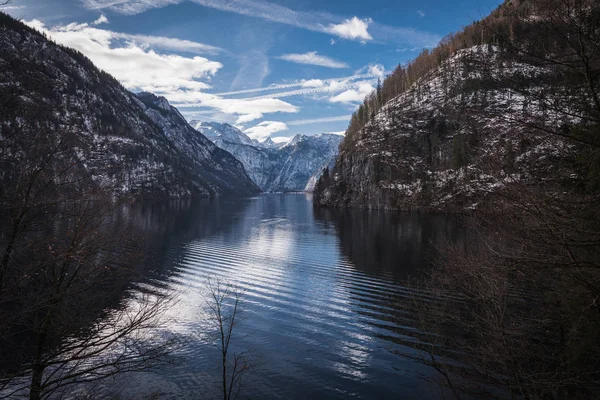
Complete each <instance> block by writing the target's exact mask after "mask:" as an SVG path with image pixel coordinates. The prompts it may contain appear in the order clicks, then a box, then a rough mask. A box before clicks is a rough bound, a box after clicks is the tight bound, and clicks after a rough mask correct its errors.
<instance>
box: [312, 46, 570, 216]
mask: <svg viewBox="0 0 600 400" xmlns="http://www.w3.org/2000/svg"><path fill="white" fill-rule="evenodd" d="M552 76H553V73H552V71H551V70H549V69H547V68H544V67H542V66H539V65H533V64H528V63H526V62H522V61H517V60H515V59H514V58H512V57H511V56H510V55H507V54H504V53H503V51H502V50H501V49H499V48H498V47H496V46H493V45H479V46H473V47H470V48H467V49H463V50H460V51H457V52H455V53H454V54H453V55H452V56H451V57H450V58H448V59H447V60H445V61H443V62H442V63H440V65H439V66H437V67H435V68H432V69H431V70H430V71H429V72H428V73H427V74H425V75H424V76H423V77H422V78H420V79H419V80H417V81H416V82H415V83H414V84H413V85H412V86H410V87H409V88H408V89H407V90H406V91H405V92H403V93H401V94H400V95H398V96H396V97H394V98H392V99H391V100H389V101H388V102H386V103H385V104H384V105H382V106H381V107H380V109H379V110H378V111H377V113H375V114H374V115H373V116H371V118H369V121H368V122H367V123H366V124H365V125H364V126H363V127H362V128H361V129H360V130H359V131H358V132H356V134H354V135H352V136H351V137H348V135H347V136H346V138H345V140H344V142H343V143H342V145H341V150H340V154H339V156H338V158H337V161H336V163H335V166H334V167H333V169H332V173H331V174H330V175H329V176H326V177H323V179H321V180H320V181H319V183H318V184H317V190H316V193H315V202H316V204H318V205H324V206H333V207H343V206H350V207H362V208H382V209H402V210H428V211H463V210H466V209H470V208H474V207H477V205H478V204H479V203H480V202H481V201H482V200H483V199H485V198H486V196H487V195H488V194H490V193H494V192H496V191H498V190H501V189H502V188H504V187H506V186H507V185H511V184H514V183H516V182H519V183H522V184H525V183H527V182H532V181H539V180H540V179H542V177H550V176H559V175H560V174H561V173H564V171H559V170H558V169H557V168H558V167H557V165H559V163H558V160H560V157H561V153H564V152H566V151H569V149H568V146H567V145H565V144H564V143H563V142H562V141H561V140H560V139H559V138H557V136H552V135H541V134H540V133H539V132H540V131H539V130H532V129H529V128H528V126H533V125H535V126H538V127H543V126H562V125H565V126H568V125H569V124H570V123H573V122H575V121H573V120H569V119H568V118H565V116H564V114H558V113H555V112H554V111H553V109H552V108H551V107H548V106H546V104H547V103H551V102H553V101H554V100H557V101H558V98H559V97H562V98H563V100H562V101H563V102H564V95H563V93H562V91H561V90H550V89H549V87H551V86H549V85H548V83H549V82H551V81H552ZM516 83H518V85H517V84H516ZM516 87H519V89H518V90H517V89H515V88H516Z"/></svg>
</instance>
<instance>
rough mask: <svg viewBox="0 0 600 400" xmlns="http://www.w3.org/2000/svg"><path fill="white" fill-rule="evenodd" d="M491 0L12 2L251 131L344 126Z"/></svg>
mask: <svg viewBox="0 0 600 400" xmlns="http://www.w3.org/2000/svg"><path fill="white" fill-rule="evenodd" d="M500 3H501V1H500V0H463V1H460V2H457V1H442V0H437V1H433V0H420V1H417V0H407V1H389V0H369V1H365V0H363V1H349V0H321V1H316V0H296V1H291V0H279V1H265V0H13V1H12V3H11V4H10V5H9V6H8V7H5V8H4V9H3V11H6V12H8V13H10V14H11V15H13V16H15V17H18V18H22V19H23V20H24V21H25V22H27V23H28V24H30V25H31V26H34V27H36V28H37V29H40V30H44V31H46V32H47V33H48V34H49V35H50V36H51V37H52V38H53V39H54V40H56V41H57V42H59V43H62V44H65V45H68V46H71V47H75V48H77V49H78V50H80V51H81V52H83V53H84V54H86V55H87V56H88V57H90V58H91V59H92V61H94V62H95V63H96V65H98V66H99V67H100V68H102V69H104V70H106V71H108V72H110V73H111V74H112V75H114V76H115V77H116V78H117V79H119V80H120V81H121V82H122V83H123V84H124V85H125V86H126V87H127V88H129V89H131V90H133V91H142V90H145V91H152V92H154V93H156V94H159V95H162V96H165V97H166V98H167V99H169V101H170V102H171V103H172V104H173V105H175V106H176V107H177V108H178V109H179V110H180V111H181V112H182V114H183V115H184V116H185V117H186V118H187V119H188V120H192V119H199V120H204V121H218V122H228V123H231V124H232V125H236V126H238V127H239V128H240V129H242V130H244V131H245V132H246V133H248V134H249V135H250V136H251V137H254V138H257V139H259V140H263V139H265V138H266V137H269V136H270V137H272V138H274V139H276V140H283V138H284V137H290V136H293V135H294V134H296V133H304V134H314V133H320V132H340V131H343V130H344V129H345V128H346V127H347V125H348V121H349V118H350V114H351V113H352V112H353V111H354V109H355V108H356V107H357V105H358V104H359V102H360V101H361V100H362V99H363V98H364V96H365V95H366V94H368V93H369V91H370V90H372V88H373V87H374V86H376V84H377V79H378V77H382V78H383V76H384V75H385V74H386V73H387V72H390V71H392V70H393V69H394V68H395V67H396V65H398V64H399V63H405V62H407V61H410V60H411V59H413V58H414V57H416V55H418V53H419V52H420V51H421V50H422V49H423V48H427V47H433V46H435V45H436V44H437V43H438V41H439V40H440V39H441V38H442V37H444V36H445V35H447V34H448V33H450V32H453V31H456V30H458V29H460V28H461V27H462V26H464V25H467V24H469V23H471V22H472V21H473V20H474V19H478V18H481V17H482V16H485V15H487V14H488V13H489V12H490V11H491V10H492V9H493V8H495V7H496V6H498V5H499V4H500Z"/></svg>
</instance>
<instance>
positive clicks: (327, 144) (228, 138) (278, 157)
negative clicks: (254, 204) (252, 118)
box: [190, 121, 342, 192]
mask: <svg viewBox="0 0 600 400" xmlns="http://www.w3.org/2000/svg"><path fill="white" fill-rule="evenodd" d="M190 124H191V125H192V126H193V127H194V128H196V129H197V130H198V131H199V132H202V133H203V134H204V135H205V136H206V137H207V138H209V139H210V140H212V141H213V142H214V143H215V144H216V145H217V146H219V147H221V148H222V149H224V150H226V151H228V152H229V153H231V154H232V155H233V156H234V157H235V158H237V159H238V160H239V161H240V162H241V163H242V164H243V165H244V168H245V169H246V172H247V173H248V175H249V176H250V178H252V180H253V181H254V182H255V183H256V184H257V185H258V186H259V187H260V188H261V189H262V190H263V191H265V192H289V191H305V190H306V191H312V189H313V188H314V183H315V181H316V179H317V178H318V177H319V176H320V175H321V172H322V171H323V169H324V168H325V167H326V166H328V165H329V164H331V163H332V161H333V160H335V156H336V155H337V152H338V147H339V144H340V142H341V140H342V137H341V136H339V135H333V134H319V135H314V136H308V135H296V136H294V137H293V138H292V139H291V140H290V141H289V142H287V143H285V142H284V143H275V142H273V141H272V140H271V139H270V138H267V139H266V140H265V141H263V142H258V141H257V140H255V139H251V138H249V137H248V136H247V135H246V134H244V133H243V132H242V131H240V130H239V129H237V128H235V127H233V126H231V125H229V124H219V123H214V122H199V121H192V122H191V123H190Z"/></svg>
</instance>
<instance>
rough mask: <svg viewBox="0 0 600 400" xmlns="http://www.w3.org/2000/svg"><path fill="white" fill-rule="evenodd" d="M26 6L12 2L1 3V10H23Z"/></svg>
mask: <svg viewBox="0 0 600 400" xmlns="http://www.w3.org/2000/svg"><path fill="white" fill-rule="evenodd" d="M25 8H26V7H25V6H11V5H10V4H5V5H0V10H2V11H14V10H23V9H25Z"/></svg>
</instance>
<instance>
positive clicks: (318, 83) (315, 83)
mask: <svg viewBox="0 0 600 400" xmlns="http://www.w3.org/2000/svg"><path fill="white" fill-rule="evenodd" d="M323 85H325V83H324V82H323V81H322V80H321V79H309V80H306V81H302V84H301V86H302V87H304V88H309V87H322V86H323Z"/></svg>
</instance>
